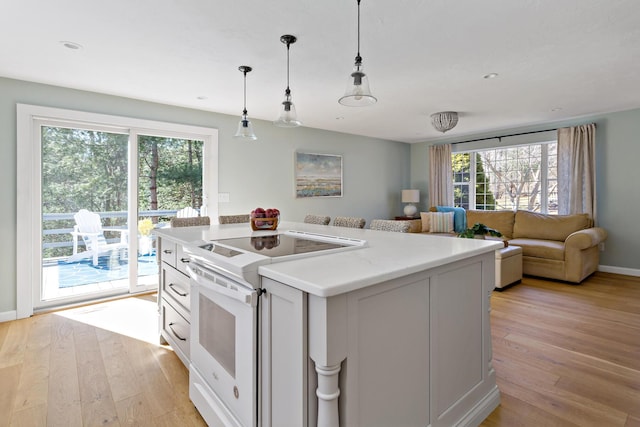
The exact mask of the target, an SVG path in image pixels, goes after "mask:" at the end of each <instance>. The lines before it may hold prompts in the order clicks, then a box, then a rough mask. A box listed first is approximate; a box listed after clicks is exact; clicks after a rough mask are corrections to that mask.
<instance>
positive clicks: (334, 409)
mask: <svg viewBox="0 0 640 427" xmlns="http://www.w3.org/2000/svg"><path fill="white" fill-rule="evenodd" d="M316 372H317V373H318V388H317V389H316V396H318V427H337V426H338V425H339V424H340V421H339V414H338V397H340V387H339V386H338V378H339V375H340V364H338V365H334V366H320V365H318V364H316Z"/></svg>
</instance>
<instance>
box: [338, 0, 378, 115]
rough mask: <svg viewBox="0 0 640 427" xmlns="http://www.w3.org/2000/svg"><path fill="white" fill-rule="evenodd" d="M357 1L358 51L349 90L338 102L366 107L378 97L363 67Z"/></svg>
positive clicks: (348, 83) (350, 77) (348, 86)
mask: <svg viewBox="0 0 640 427" xmlns="http://www.w3.org/2000/svg"><path fill="white" fill-rule="evenodd" d="M356 1H357V2H358V53H357V54H356V62H355V65H354V67H353V72H352V73H351V75H350V76H349V80H348V82H347V90H346V92H345V93H344V96H343V97H342V98H340V99H339V100H338V102H339V103H340V104H342V105H346V106H349V107H364V106H367V105H373V104H375V103H376V101H377V99H376V97H375V96H373V95H371V90H370V89H369V79H368V78H367V75H366V74H365V73H364V69H363V67H362V57H361V56H360V0H356Z"/></svg>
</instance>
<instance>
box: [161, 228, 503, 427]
mask: <svg viewBox="0 0 640 427" xmlns="http://www.w3.org/2000/svg"><path fill="white" fill-rule="evenodd" d="M286 230H299V231H305V232H310V233H321V234H325V235H331V236H341V237H344V238H350V239H361V240H366V242H367V245H366V246H365V247H362V248H357V249H353V250H348V251H343V252H337V253H327V254H323V255H317V256H309V257H304V258H299V259H292V260H289V261H284V262H273V263H265V264H263V265H260V266H259V267H257V274H258V275H259V278H260V286H261V289H264V291H266V292H265V293H263V295H262V296H261V298H260V301H261V302H260V312H259V314H258V319H259V320H260V322H259V323H260V327H259V329H258V337H257V341H258V345H257V349H258V369H257V372H258V379H257V384H258V393H257V396H258V397H257V398H256V399H257V400H258V402H257V406H256V407H257V421H256V423H257V424H258V425H262V426H288V425H291V426H301V425H310V426H315V425H319V426H338V425H343V426H434V427H435V426H454V425H461V426H462V425H470V426H473V425H478V424H479V423H480V422H481V421H482V420H483V419H484V418H485V417H486V416H487V415H488V414H489V413H490V412H491V411H492V410H493V409H494V408H495V407H496V406H497V405H498V404H499V392H498V389H497V387H496V384H495V372H494V370H493V368H492V364H491V357H492V356H491V334H490V327H489V295H490V292H491V290H492V289H493V285H494V274H495V272H494V262H495V261H494V251H495V250H496V249H500V248H501V247H502V243H501V242H489V241H483V240H474V239H451V238H446V237H437V236H425V235H415V234H405V233H390V232H382V231H372V230H363V229H348V228H342V227H331V226H318V225H311V224H299V223H287V222H284V223H282V224H281V225H280V226H279V229H278V232H280V233H282V232H284V231H286ZM272 233H273V232H269V231H259V232H254V231H251V229H250V227H249V225H248V224H234V225H212V226H211V227H206V228H202V227H195V228H184V229H167V230H162V231H159V232H157V234H158V236H159V237H160V238H161V241H162V240H167V241H171V242H173V243H175V244H176V245H178V246H179V245H183V246H185V247H186V248H189V246H193V245H194V242H200V243H201V242H209V241H215V240H219V239H226V238H232V237H233V238H236V237H243V236H244V237H248V236H261V235H268V234H272ZM192 322H193V320H192ZM192 345H193V343H192ZM192 399H193V400H194V402H195V403H196V406H197V407H198V408H199V409H200V410H201V412H203V411H202V409H201V402H200V400H201V397H198V396H192ZM203 415H204V414H203ZM223 418H224V417H223ZM232 418H233V417H232V416H230V417H229V418H228V419H227V420H226V421H225V422H226V423H228V424H230V425H233V424H234V423H235V420H232V421H229V419H232ZM205 419H207V417H206V416H205ZM209 422H211V421H209ZM211 423H212V424H214V423H213V422H211Z"/></svg>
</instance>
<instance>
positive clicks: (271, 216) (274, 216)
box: [251, 208, 280, 231]
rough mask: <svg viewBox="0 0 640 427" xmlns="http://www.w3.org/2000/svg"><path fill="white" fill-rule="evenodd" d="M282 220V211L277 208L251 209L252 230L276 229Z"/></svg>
mask: <svg viewBox="0 0 640 427" xmlns="http://www.w3.org/2000/svg"><path fill="white" fill-rule="evenodd" d="M278 222H280V211H279V210H278V209H276V208H268V209H262V208H255V209H254V210H252V211H251V229H252V230H256V231H257V230H275V229H276V228H278Z"/></svg>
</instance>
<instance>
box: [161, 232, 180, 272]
mask: <svg viewBox="0 0 640 427" xmlns="http://www.w3.org/2000/svg"><path fill="white" fill-rule="evenodd" d="M177 246H178V245H177V244H176V243H175V242H172V241H170V240H167V239H160V260H161V261H162V262H164V263H167V264H169V265H170V266H172V267H173V268H175V267H176V257H177V255H178V251H177Z"/></svg>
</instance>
